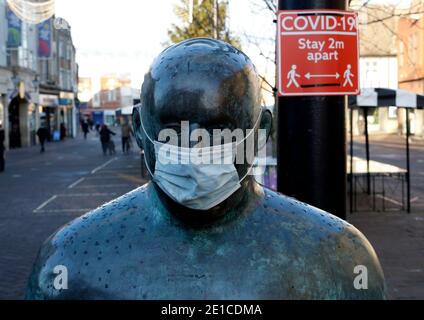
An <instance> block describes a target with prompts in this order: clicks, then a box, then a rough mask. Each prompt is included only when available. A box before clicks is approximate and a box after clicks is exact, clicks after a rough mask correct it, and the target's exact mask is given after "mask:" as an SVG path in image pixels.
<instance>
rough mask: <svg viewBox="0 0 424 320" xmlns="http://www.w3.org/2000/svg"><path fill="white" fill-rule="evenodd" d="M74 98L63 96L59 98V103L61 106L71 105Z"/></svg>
mask: <svg viewBox="0 0 424 320" xmlns="http://www.w3.org/2000/svg"><path fill="white" fill-rule="evenodd" d="M72 102H73V101H72V99H65V98H61V99H59V105H60V106H69V105H71V104H72Z"/></svg>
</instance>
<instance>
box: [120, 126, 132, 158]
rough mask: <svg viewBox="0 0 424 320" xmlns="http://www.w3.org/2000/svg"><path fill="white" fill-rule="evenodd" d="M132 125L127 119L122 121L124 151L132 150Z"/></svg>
mask: <svg viewBox="0 0 424 320" xmlns="http://www.w3.org/2000/svg"><path fill="white" fill-rule="evenodd" d="M131 133H132V130H131V126H130V125H129V123H128V122H127V121H125V122H123V123H122V126H121V136H122V152H123V153H129V151H130V139H131Z"/></svg>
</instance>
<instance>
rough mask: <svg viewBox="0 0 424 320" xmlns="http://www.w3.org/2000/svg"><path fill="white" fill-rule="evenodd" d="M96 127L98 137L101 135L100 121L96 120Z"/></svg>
mask: <svg viewBox="0 0 424 320" xmlns="http://www.w3.org/2000/svg"><path fill="white" fill-rule="evenodd" d="M94 128H95V129H96V136H97V137H98V136H99V135H100V123H98V122H96V125H95V127H94Z"/></svg>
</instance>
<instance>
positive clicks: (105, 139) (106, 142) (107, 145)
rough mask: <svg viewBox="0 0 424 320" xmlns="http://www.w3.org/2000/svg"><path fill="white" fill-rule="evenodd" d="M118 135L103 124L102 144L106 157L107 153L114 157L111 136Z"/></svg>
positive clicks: (101, 130) (101, 132)
mask: <svg viewBox="0 0 424 320" xmlns="http://www.w3.org/2000/svg"><path fill="white" fill-rule="evenodd" d="M114 135H116V133H115V132H113V131H111V130H109V128H108V127H107V125H105V124H103V125H102V126H101V129H100V142H101V143H102V150H103V154H104V155H106V154H107V151H108V150H109V153H110V154H111V155H112V152H113V150H112V149H111V146H112V144H111V140H112V139H111V136H114Z"/></svg>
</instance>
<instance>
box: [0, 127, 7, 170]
mask: <svg viewBox="0 0 424 320" xmlns="http://www.w3.org/2000/svg"><path fill="white" fill-rule="evenodd" d="M4 151H5V147H4V129H3V124H2V123H1V122H0V172H4V168H5V165H6V164H5V162H6V160H5V159H4Z"/></svg>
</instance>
